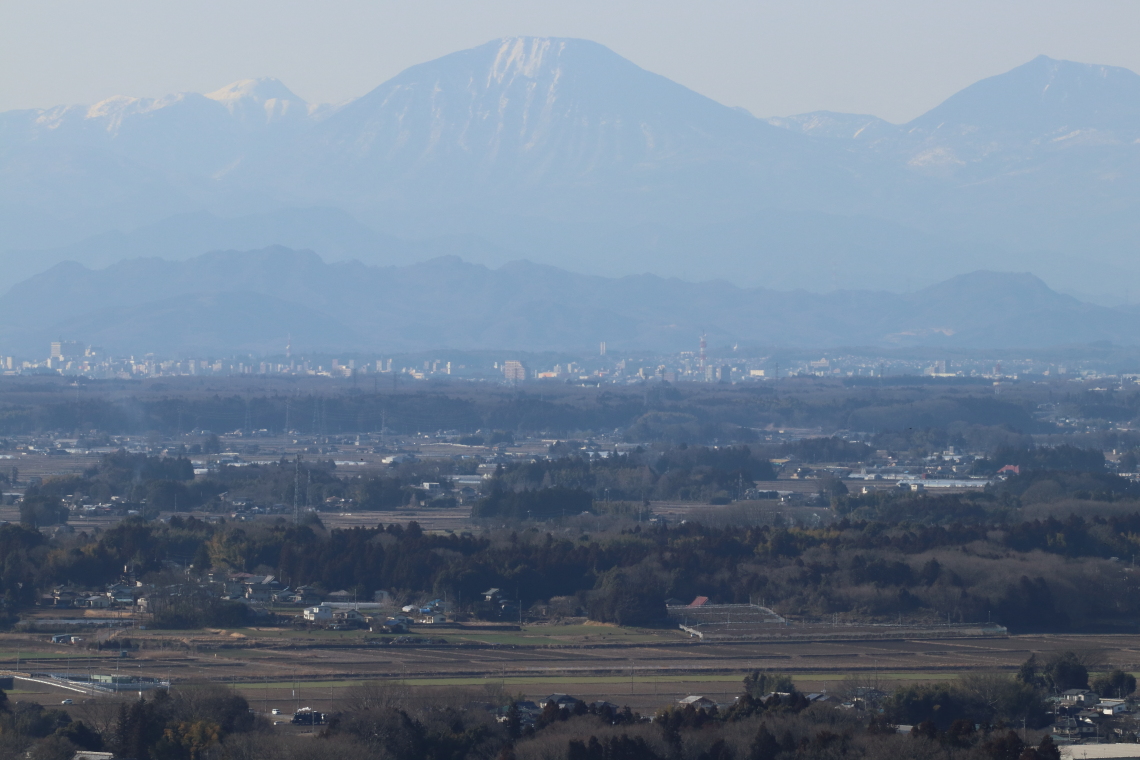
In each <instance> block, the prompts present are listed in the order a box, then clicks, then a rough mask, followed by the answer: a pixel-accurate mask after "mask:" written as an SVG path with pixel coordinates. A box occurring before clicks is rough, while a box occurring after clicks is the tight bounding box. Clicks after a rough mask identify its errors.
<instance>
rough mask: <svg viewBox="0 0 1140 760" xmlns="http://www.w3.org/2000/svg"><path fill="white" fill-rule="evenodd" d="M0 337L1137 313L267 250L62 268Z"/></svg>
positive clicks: (951, 289) (1015, 319)
mask: <svg viewBox="0 0 1140 760" xmlns="http://www.w3.org/2000/svg"><path fill="white" fill-rule="evenodd" d="M139 294H147V295H149V296H150V297H149V298H148V297H147V295H144V296H143V297H141V298H140V297H139ZM0 325H3V327H2V328H0V340H3V342H4V344H5V345H9V346H14V347H19V348H20V349H22V350H27V351H35V350H36V347H37V346H39V347H40V348H41V349H42V347H43V346H46V345H47V342H48V341H50V340H57V339H59V337H60V336H61V335H62V336H64V337H65V338H67V339H75V340H81V341H84V342H86V343H91V344H96V345H101V346H103V347H104V348H106V349H107V350H110V351H113V352H118V353H134V354H138V353H146V352H155V353H159V354H163V355H187V353H188V352H195V351H197V352H213V353H215V354H217V353H232V352H235V351H260V352H266V351H272V350H275V348H279V346H280V345H282V342H281V340H279V338H281V336H282V335H288V334H292V335H293V336H294V345H295V346H296V347H298V348H303V349H306V350H317V349H329V350H331V349H348V350H360V351H368V350H375V351H413V350H429V349H444V348H458V349H476V348H481V349H503V350H589V348H590V347H591V346H594V345H596V344H597V342H598V341H606V342H607V343H608V344H609V345H610V346H611V347H612V348H614V349H615V350H634V349H644V350H659V351H677V350H685V349H687V348H690V347H691V344H692V343H693V341H694V340H695V336H697V335H700V334H701V333H702V332H707V333H708V334H709V336H710V338H711V339H714V340H717V341H720V342H741V343H746V344H747V343H750V344H756V345H783V346H794V347H802V348H807V347H817V348H824V347H835V346H843V345H866V346H873V345H877V346H883V347H892V346H894V347H897V346H908V345H910V346H913V345H927V346H957V347H970V348H999V347H1000V348H1034V347H1037V348H1040V347H1047V346H1050V345H1057V344H1063V343H1082V342H1083V343H1089V342H1094V341H1102V340H1109V341H1113V342H1116V343H1122V344H1135V343H1136V342H1137V336H1138V335H1140V330H1138V329H1137V328H1140V314H1136V313H1133V312H1129V311H1127V310H1115V309H1108V308H1105V307H1099V306H1093V305H1090V304H1085V303H1082V302H1080V301H1077V300H1076V299H1074V298H1071V297H1069V296H1064V295H1061V294H1058V293H1056V292H1054V291H1052V290H1051V289H1049V288H1048V287H1047V286H1046V285H1045V284H1044V283H1043V282H1042V281H1041V280H1040V279H1038V278H1036V277H1035V276H1033V275H1031V274H1028V273H998V272H974V273H970V274H967V275H961V276H958V277H956V278H952V279H951V280H948V281H946V282H943V283H939V284H937V285H934V286H930V287H928V288H924V289H921V290H918V291H914V292H911V293H907V294H902V295H897V294H891V293H886V292H883V291H858V290H840V291H836V292H834V293H831V294H828V295H826V296H822V295H818V294H813V293H809V292H806V291H775V290H769V289H763V288H741V287H738V286H737V285H735V284H733V283H731V282H727V281H724V280H710V281H706V282H699V283H692V282H686V281H684V280H680V279H676V278H664V277H660V276H658V275H654V274H641V275H629V276H626V277H622V278H605V277H599V276H596V275H586V274H575V273H571V272H567V271H565V270H562V269H559V268H557V267H554V266H551V265H548V264H536V263H534V262H530V261H526V260H519V261H513V262H509V263H507V264H504V265H503V266H500V267H498V268H497V269H491V268H488V267H486V266H483V265H480V264H472V263H470V262H466V261H463V260H462V259H459V258H458V257H455V256H441V257H437V258H433V259H430V260H428V261H423V262H417V263H412V264H407V265H404V266H387V267H378V266H369V265H365V264H362V263H360V262H358V261H343V262H325V261H324V260H322V259H321V257H320V256H318V255H317V254H316V253H313V252H312V251H297V250H292V249H287V248H283V247H280V246H276V247H270V248H266V249H261V250H254V251H244V252H237V251H216V252H212V253H209V254H203V255H201V256H198V257H194V258H191V259H187V260H183V261H166V260H163V259H158V258H145V259H132V260H127V261H122V262H119V263H116V264H113V265H111V266H109V267H107V268H105V269H102V270H92V269H88V268H86V267H84V266H82V265H79V264H76V263H73V262H68V263H62V264H59V265H57V266H56V267H53V268H52V269H50V270H48V271H47V272H45V273H43V274H40V275H36V276H35V277H32V278H30V279H29V280H26V281H25V282H23V283H20V284H19V285H17V286H16V287H14V288H12V289H11V290H10V291H9V292H8V293H7V294H5V295H4V296H2V297H0ZM227 331H228V332H227ZM166 332H169V337H168V338H167V337H163V336H164V335H166ZM231 334H232V335H231ZM227 336H229V337H227Z"/></svg>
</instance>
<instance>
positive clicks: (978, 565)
mask: <svg viewBox="0 0 1140 760" xmlns="http://www.w3.org/2000/svg"><path fill="white" fill-rule="evenodd" d="M538 493H539V494H540V495H541V494H542V492H538ZM946 498H953V497H946ZM530 524H531V525H533V523H530ZM580 524H581V523H574V522H570V523H566V524H565V525H566V527H559V525H560V520H556V521H554V522H553V523H551V524H550V525H549V526H545V527H540V526H534V527H530V528H524V527H523V526H525V525H527V523H525V522H524V523H522V524H521V526H520V527H518V528H515V529H511V528H506V529H498V528H496V529H492V530H488V531H486V532H484V533H482V534H479V535H475V534H471V533H463V534H459V535H455V534H447V535H435V534H425V533H424V532H423V531H421V530H420V529H419V528H418V527H417V526H416V525H415V524H414V523H413V524H410V525H409V526H407V527H401V526H399V525H389V526H387V527H377V528H367V529H364V528H356V529H352V530H325V529H324V528H323V527H321V526H320V524H319V521H315V522H313V523H311V524H308V525H292V524H290V523H288V522H286V521H284V520H279V521H276V522H274V521H258V522H253V523H232V524H219V525H213V524H206V523H203V522H201V521H198V520H194V519H182V518H179V517H175V518H172V519H171V520H170V521H169V523H159V522H147V521H145V520H143V519H139V518H134V519H129V520H126V521H123V522H122V523H120V524H118V525H116V526H115V527H113V528H111V529H108V530H106V531H103V532H102V533H100V534H98V535H97V536H90V535H86V534H80V535H78V536H60V537H57V538H54V539H48V538H46V537H44V536H43V535H42V534H40V533H39V532H37V531H34V530H30V529H27V528H23V527H20V526H15V525H8V526H3V527H0V568H2V570H0V587H2V588H3V590H4V602H5V604H6V605H7V608H8V610H9V611H10V612H11V613H16V612H18V611H19V610H20V609H23V608H26V607H27V606H29V605H30V604H32V603H33V602H34V600H35V598H36V594H37V593H38V592H43V591H46V590H48V589H49V588H50V587H51V586H52V584H56V583H63V582H67V581H77V580H82V581H83V582H84V583H90V584H99V583H104V582H109V581H112V580H115V579H116V578H118V577H119V574H120V573H121V572H122V568H123V566H124V565H130V566H131V567H132V568H134V569H135V570H136V571H137V572H140V573H144V574H145V573H159V572H161V571H162V570H163V569H164V568H165V567H166V566H167V563H169V561H171V559H172V558H182V559H181V561H182V562H184V563H186V564H193V565H194V571H195V572H197V573H201V572H205V571H206V570H208V569H214V570H221V571H245V572H272V573H274V574H275V575H277V576H278V577H279V578H281V579H283V580H284V581H285V582H286V583H289V584H292V585H301V584H317V585H319V586H323V587H324V588H326V589H328V590H336V589H340V588H347V589H355V590H357V591H358V592H359V593H360V594H361V596H370V595H371V593H372V592H373V591H375V590H378V589H385V590H390V591H395V592H397V593H400V594H404V595H407V596H410V597H418V596H421V595H428V594H430V595H443V594H448V595H449V596H450V598H452V599H455V600H465V601H466V602H467V603H468V606H471V605H470V601H471V600H475V599H476V598H477V597H478V595H479V594H480V593H481V592H482V591H483V590H484V589H486V588H489V587H498V588H503V589H510V591H511V596H512V597H514V598H517V599H519V600H521V602H522V604H523V605H524V607H528V608H529V607H530V606H531V605H533V604H535V603H538V602H542V603H544V604H545V603H550V604H552V605H554V606H557V607H559V608H565V609H568V610H571V611H572V610H575V609H578V610H581V611H582V612H583V613H584V614H588V615H590V616H592V617H594V618H595V619H598V620H614V621H619V622H623V623H634V624H652V623H654V622H656V621H658V620H660V619H661V618H662V617H663V612H664V610H663V602H664V599H667V598H670V597H672V598H677V599H682V600H688V599H692V598H694V597H695V596H698V595H704V596H709V597H711V598H713V599H714V600H716V601H719V602H735V603H741V602H748V601H749V600H755V601H760V600H762V601H765V602H766V603H768V604H769V605H771V606H774V607H775V608H776V609H778V610H779V611H781V612H784V613H787V614H791V615H793V616H796V617H826V616H831V615H835V614H839V615H843V616H850V619H872V620H895V619H897V618H899V617H903V618H905V619H908V620H928V621H936V620H943V621H945V620H947V619H948V618H949V619H950V620H954V621H958V620H961V621H983V622H984V621H986V620H987V619H990V620H993V621H995V622H1000V623H1002V624H1005V625H1008V626H1010V627H1011V628H1013V629H1014V630H1065V629H1098V628H1099V629H1101V630H1105V629H1115V630H1124V629H1126V628H1128V627H1129V626H1131V625H1133V623H1132V622H1131V621H1133V620H1134V619H1135V616H1136V615H1137V613H1138V612H1140V589H1135V588H1133V586H1134V585H1135V582H1134V581H1133V580H1132V578H1131V576H1130V575H1129V574H1128V573H1125V572H1124V571H1123V568H1122V567H1121V563H1119V562H1116V561H1115V560H1114V558H1116V557H1124V558H1131V556H1132V555H1133V554H1134V553H1135V552H1136V549H1137V545H1138V539H1137V536H1140V513H1131V514H1127V515H1120V516H1109V517H1093V518H1083V517H1080V516H1076V515H1074V516H1071V517H1069V518H1066V519H1058V518H1048V519H1044V520H1032V521H1021V522H1010V523H987V522H982V521H980V522H976V523H973V524H966V523H949V524H942V525H936V524H927V525H919V524H915V523H903V524H899V525H892V524H889V523H884V522H878V521H870V520H861V519H847V518H845V519H842V520H840V521H838V522H835V523H831V524H828V525H823V526H820V527H806V526H789V525H785V526H781V525H774V526H773V525H764V526H754V527H741V526H737V527H727V528H713V527H708V526H702V525H700V524H697V523H687V524H683V525H673V526H669V525H665V524H660V523H659V524H655V525H651V526H643V525H638V524H636V523H630V522H626V523H624V525H625V526H626V527H624V528H622V527H621V525H622V524H623V523H621V522H620V521H619V522H618V523H616V524H615V525H616V527H615V528H613V529H611V530H602V531H599V532H594V533H592V534H590V535H587V534H585V533H579V532H578V530H579V529H578V528H574V529H571V530H567V528H569V527H570V526H572V525H580ZM557 600H563V601H557ZM555 602H557V604H556V603H555ZM187 603H189V602H187ZM193 609H194V608H184V609H179V610H173V611H172V612H171V615H175V614H176V613H177V614H179V615H184V616H185V615H190V614H191V613H192V612H193ZM471 609H472V611H475V612H479V609H478V608H477V606H471ZM215 613H216V614H222V613H224V611H211V613H210V614H211V615H213V614H215ZM191 617H192V615H191Z"/></svg>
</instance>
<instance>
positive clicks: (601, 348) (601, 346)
mask: <svg viewBox="0 0 1140 760" xmlns="http://www.w3.org/2000/svg"><path fill="white" fill-rule="evenodd" d="M605 355H606V342H605V341H604V340H603V341H602V342H601V344H599V345H598V356H605Z"/></svg>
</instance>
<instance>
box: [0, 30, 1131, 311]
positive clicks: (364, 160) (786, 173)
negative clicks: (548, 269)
mask: <svg viewBox="0 0 1140 760" xmlns="http://www.w3.org/2000/svg"><path fill="white" fill-rule="evenodd" d="M1138 119H1140V77H1138V76H1137V75H1135V74H1133V73H1132V72H1129V71H1127V70H1125V69H1118V68H1113V67H1105V66H1097V65H1092V64H1078V63H1072V62H1066V61H1055V60H1053V59H1049V58H1044V57H1040V58H1037V59H1034V60H1033V61H1030V62H1028V63H1027V64H1025V65H1023V66H1020V67H1016V68H1015V69H1013V70H1011V71H1009V72H1005V73H1003V74H999V75H997V76H994V77H990V78H987V79H985V80H982V81H980V82H978V83H975V84H974V85H971V86H970V87H967V88H965V89H963V90H962V91H960V92H959V93H957V94H955V95H954V96H951V97H950V98H948V99H947V100H946V101H944V102H943V103H942V104H940V105H939V106H936V107H935V108H934V109H931V110H930V111H929V112H927V113H926V114H923V115H922V116H919V117H918V118H916V119H914V120H912V121H911V122H909V123H908V124H905V125H892V124H889V123H887V122H885V121H882V120H880V119H876V118H875V117H871V116H865V115H863V116H860V115H851V114H829V113H822V112H821V113H816V114H801V115H798V116H791V117H784V118H779V119H757V118H755V117H753V116H752V115H750V114H748V113H746V112H744V111H742V110H741V109H734V108H729V107H727V106H724V105H721V104H719V103H716V102H715V101H713V100H711V99H709V98H706V97H705V96H703V95H701V94H699V93H696V92H693V91H692V90H690V89H688V88H685V87H683V86H681V85H679V84H677V83H674V82H671V81H669V80H667V79H665V78H664V77H660V76H659V75H657V74H654V73H652V72H648V71H646V70H644V69H642V68H641V67H639V66H637V65H636V64H634V63H633V62H630V61H627V60H625V59H624V58H621V57H620V56H618V55H617V54H616V53H614V52H613V51H610V50H609V49H608V48H605V47H604V46H601V45H598V44H597V43H592V42H589V41H584V40H574V39H559V38H530V37H522V38H504V39H501V40H495V41H492V42H489V43H487V44H485V45H482V46H478V47H476V48H472V49H470V50H466V51H458V52H456V53H453V54H450V55H448V56H444V57H441V58H439V59H436V60H434V61H428V62H425V63H422V64H418V65H416V66H413V67H410V68H409V69H407V70H405V71H404V72H401V73H400V74H398V75H397V76H395V77H393V78H391V79H389V80H388V81H387V82H384V83H382V84H380V85H379V86H377V87H376V88H374V89H373V90H372V91H370V92H369V93H367V94H365V95H364V96H362V97H360V98H357V99H356V100H354V101H352V102H349V103H347V104H344V105H341V106H337V107H327V108H325V107H313V106H311V105H310V104H307V103H305V102H304V101H303V100H301V99H299V98H296V97H295V95H294V94H293V93H292V92H291V91H290V90H288V88H287V87H285V86H284V84H283V83H280V82H278V81H276V80H273V79H262V80H241V81H238V82H235V83H231V84H229V85H226V86H224V87H222V88H220V89H219V90H216V91H214V92H212V93H209V94H207V95H201V94H180V95H174V96H170V97H168V98H165V99H150V100H147V99H132V98H112V99H109V100H105V101H103V102H102V103H101V104H96V106H87V107H83V106H70V107H61V108H58V109H47V110H44V111H25V112H7V113H3V114H0V177H3V179H4V181H3V182H0V229H2V230H3V233H0V253H3V252H5V251H6V252H7V254H8V256H7V259H6V260H8V261H15V259H18V260H19V261H18V263H15V264H11V265H9V268H10V269H12V270H13V271H17V272H18V273H30V272H31V271H33V270H36V269H37V268H38V269H41V270H42V269H43V268H45V267H46V266H50V265H52V264H54V263H57V262H58V261H60V260H62V258H66V257H67V256H71V255H74V256H75V257H76V258H79V259H81V260H84V261H86V262H87V263H91V264H103V263H105V261H106V260H107V258H108V257H109V256H112V255H113V251H111V250H110V247H109V245H108V241H107V240H105V239H104V240H103V241H101V242H98V243H91V244H90V245H88V247H87V249H86V250H85V251H80V250H79V249H78V248H77V246H79V241H83V240H87V239H91V238H94V237H97V236H99V235H106V234H109V233H111V232H112V231H113V230H125V231H127V232H124V233H122V234H123V235H124V236H126V237H127V238H129V237H130V236H131V235H132V233H131V232H130V231H131V230H134V229H136V228H147V229H155V230H156V229H157V228H158V227H161V226H162V223H163V220H166V219H177V218H181V217H185V216H186V215H192V214H208V215H213V216H218V217H222V216H224V217H227V218H233V219H245V218H251V217H256V216H259V215H260V216H261V217H265V216H266V215H273V214H278V215H279V221H277V222H273V223H272V224H275V225H277V226H276V227H272V225H270V226H269V227H267V226H266V224H264V223H262V222H256V223H254V222H251V223H250V225H245V226H243V224H244V223H243V224H237V223H235V224H230V225H224V224H223V225H215V226H214V227H213V228H212V229H213V232H211V233H210V235H204V234H203V235H200V236H198V237H197V238H196V239H198V240H199V241H200V243H199V244H198V247H197V248H196V249H192V250H187V245H188V244H187V243H186V242H185V239H184V238H180V237H179V234H180V233H179V231H178V230H179V229H180V228H179V226H178V224H171V225H168V227H169V233H168V234H167V236H166V237H165V238H160V237H159V236H158V235H157V232H156V234H155V235H153V236H152V237H151V238H149V240H150V242H149V245H150V249H149V250H147V251H139V250H136V249H135V248H132V246H133V245H136V244H137V243H138V241H139V240H140V239H141V238H139V237H138V236H136V237H135V238H134V241H133V242H132V240H126V241H125V242H124V255H127V256H130V255H135V254H138V253H153V254H156V255H161V256H166V257H172V258H173V257H178V256H185V255H195V254H198V253H204V252H205V251H207V250H210V249H212V248H244V247H250V246H257V245H268V244H275V243H276V244H283V245H291V246H301V247H305V246H310V247H316V248H318V250H319V252H320V253H322V254H325V255H327V256H328V257H330V258H337V257H342V258H352V257H356V258H362V259H366V260H368V261H369V262H371V263H385V262H391V263H398V262H399V261H400V259H399V256H402V255H404V253H403V252H405V251H419V252H420V253H419V254H415V255H420V256H421V257H423V256H430V255H438V254H441V253H449V252H455V253H457V254H459V255H461V256H465V257H469V256H471V255H476V254H475V253H474V251H475V250H476V249H478V250H479V251H482V254H479V255H483V254H485V255H486V256H487V257H488V258H487V263H493V264H498V263H502V261H503V260H505V259H506V258H509V257H511V256H512V255H513V256H518V257H525V258H530V259H534V260H541V261H544V262H547V263H552V264H556V265H561V266H563V267H564V268H568V269H575V270H579V271H582V272H592V273H596V274H604V275H607V276H613V275H621V274H627V273H630V272H634V271H644V270H646V269H648V270H651V271H657V272H658V273H660V274H663V275H665V276H680V277H685V278H688V279H700V278H704V277H723V278H726V279H730V280H732V281H739V282H745V283H749V284H761V283H772V284H775V285H776V286H778V287H780V288H797V287H804V288H808V289H814V290H818V289H820V288H821V287H822V288H825V289H833V288H835V287H843V286H844V285H845V284H848V283H849V284H851V285H854V286H857V287H867V286H870V285H873V284H874V283H876V282H882V283H888V287H889V289H893V290H895V291H902V290H906V289H907V288H914V287H917V286H921V285H923V284H929V283H931V282H933V281H935V280H938V279H944V278H945V277H948V276H952V275H954V274H960V273H963V272H968V271H971V270H973V269H977V268H978V266H979V265H981V264H985V262H994V264H995V265H996V266H998V267H999V268H1002V269H1012V270H1019V269H1026V268H1031V269H1032V270H1033V271H1035V272H1037V273H1038V274H1040V275H1042V276H1043V277H1045V278H1046V279H1047V280H1049V281H1051V282H1065V283H1068V284H1070V285H1071V287H1072V288H1073V289H1074V290H1080V291H1084V292H1094V293H1095V292H1107V291H1109V290H1112V289H1115V288H1118V287H1119V284H1120V283H1123V282H1128V281H1130V280H1132V279H1135V278H1140V261H1138V260H1137V259H1136V258H1135V257H1134V256H1132V255H1131V252H1132V250H1133V247H1134V240H1135V239H1136V238H1137V236H1140V213H1137V211H1140V209H1138V208H1137V205H1138V204H1140V151H1138V149H1137V147H1136V144H1135V138H1136V137H1140V121H1138ZM297 209H301V210H305V211H306V213H308V214H309V216H308V218H309V220H310V221H309V222H307V223H309V224H310V225H311V226H310V228H309V229H308V230H307V231H299V230H298V229H297V225H296V224H291V222H289V221H288V220H286V219H285V217H287V216H288V215H289V210H297ZM318 209H333V210H335V211H336V212H337V213H340V214H343V215H346V216H347V217H350V218H351V219H352V220H353V222H352V223H349V224H348V225H347V226H348V227H351V228H352V229H353V230H355V231H354V232H353V233H352V235H353V236H354V238H353V240H352V241H349V240H347V239H346V236H344V235H337V234H335V233H334V232H333V231H331V230H330V228H329V226H328V224H327V223H326V221H322V219H321V218H320V214H318V213H310V212H315V210H318ZM258 225H261V226H260V227H259V226H258ZM253 227H257V229H258V230H260V231H258V232H256V234H254V232H253V231H251V230H252V228H253ZM270 227H272V229H270ZM223 228H224V229H223ZM207 238H208V239H207ZM441 238H447V239H449V240H452V241H453V242H455V247H454V248H453V249H451V250H449V249H447V247H446V246H444V245H442V244H436V243H430V244H427V241H431V240H437V241H438V240H439V239H441ZM479 239H481V240H482V241H485V242H478V243H472V242H471V241H473V240H479ZM69 246H70V252H69V253H68V254H66V255H64V254H62V253H61V249H63V248H67V247H69ZM464 246H468V248H464ZM13 257H15V258H13ZM85 257H87V258H85ZM11 279H13V280H14V279H16V276H12V277H11ZM5 284H11V282H8V283H0V288H2V287H3V286H4V285H5Z"/></svg>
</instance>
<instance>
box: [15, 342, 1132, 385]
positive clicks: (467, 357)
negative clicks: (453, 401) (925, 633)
mask: <svg viewBox="0 0 1140 760" xmlns="http://www.w3.org/2000/svg"><path fill="white" fill-rule="evenodd" d="M698 345H699V347H698V348H697V350H694V351H682V352H679V353H676V354H653V353H647V352H641V353H638V352H623V353H621V354H616V353H613V352H607V350H606V344H605V343H604V342H602V343H600V344H599V347H598V350H597V351H591V352H581V353H578V354H567V353H558V354H555V353H551V354H535V353H528V354H522V353H519V352H510V351H503V352H488V351H480V352H472V351H437V352H429V353H420V354H401V355H390V356H378V355H370V354H359V355H357V354H351V355H348V356H347V357H346V356H345V355H343V354H342V355H341V356H337V355H334V354H331V353H328V352H322V351H309V352H306V353H304V354H303V355H302V354H298V353H296V352H294V351H293V349H292V346H291V345H287V346H286V348H285V351H284V352H282V353H279V354H261V355H258V354H253V353H250V354H246V355H232V356H225V357H217V356H213V357H202V356H197V357H160V356H156V355H154V354H145V355H142V356H138V355H129V356H119V355H113V354H111V353H108V352H107V351H105V350H104V349H103V348H100V347H99V346H89V345H86V344H84V343H82V342H80V341H67V340H59V341H54V342H52V343H51V344H50V346H49V347H48V351H47V352H46V353H47V356H46V358H45V357H18V356H5V355H2V354H0V372H3V373H4V374H7V375H23V374H31V375H34V374H47V373H51V374H62V375H66V376H79V377H88V378H92V379H110V378H120V379H127V378H139V377H176V376H215V375H220V376H232V375H296V376H318V377H350V378H365V377H371V378H374V379H375V378H380V377H389V378H390V377H393V376H397V377H400V378H404V379H409V380H426V379H432V378H437V379H438V378H454V379H466V380H481V381H506V382H516V383H517V382H527V381H532V380H545V381H553V380H558V381H565V382H585V383H616V384H621V383H637V382H643V381H647V380H657V381H664V382H671V383H675V382H756V381H764V380H772V379H779V378H782V377H803V376H814V377H853V378H873V377H884V376H890V375H919V376H925V377H942V378H966V377H969V378H981V379H986V378H991V379H1001V378H1017V377H1024V376H1033V375H1039V376H1043V377H1050V376H1053V377H1102V376H1112V375H1123V376H1125V377H1126V378H1128V379H1135V378H1136V377H1140V352H1137V351H1133V350H1131V349H1119V348H1118V349H1112V348H1105V347H1099V348H1086V349H1085V350H1083V351H1082V350H1061V349H1058V350H1055V351H1048V350H1046V351H1041V350H1037V351H1026V350H1020V351H1016V350H1009V351H967V350H957V349H956V350H954V351H953V352H945V353H942V352H939V351H938V350H937V349H912V350H905V351H904V350H899V351H886V350H880V349H837V350H828V351H823V352H809V351H804V350H789V349H771V348H769V349H761V348H740V347H739V346H723V347H716V348H711V349H710V348H709V347H708V346H707V344H706V341H705V339H704V338H701V339H700V341H699V344H698ZM951 353H952V355H949V354H951ZM940 354H941V355H940Z"/></svg>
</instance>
